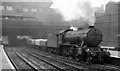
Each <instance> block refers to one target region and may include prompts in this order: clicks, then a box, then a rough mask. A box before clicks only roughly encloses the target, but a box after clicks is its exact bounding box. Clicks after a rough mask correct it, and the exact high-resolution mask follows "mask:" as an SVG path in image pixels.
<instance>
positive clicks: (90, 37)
mask: <svg viewBox="0 0 120 71" xmlns="http://www.w3.org/2000/svg"><path fill="white" fill-rule="evenodd" d="M63 40H64V42H65V43H67V42H68V43H70V44H80V43H82V42H84V43H85V44H86V45H87V46H88V47H97V46H98V45H99V44H100V42H101V41H102V33H101V32H100V30H99V29H97V28H94V27H93V28H92V27H89V28H88V29H82V30H77V31H68V32H66V33H64V35H63Z"/></svg>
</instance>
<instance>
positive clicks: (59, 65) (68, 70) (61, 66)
mask: <svg viewBox="0 0 120 71" xmlns="http://www.w3.org/2000/svg"><path fill="white" fill-rule="evenodd" d="M17 52H21V51H17ZM22 53H24V54H25V55H27V56H29V58H30V57H33V58H36V59H38V60H40V61H43V62H45V63H47V64H49V65H51V66H53V67H54V68H56V70H60V71H61V70H62V71H78V70H79V71H83V69H81V68H78V67H75V66H72V64H67V63H64V62H62V61H58V60H55V59H52V58H49V57H46V56H43V55H37V54H33V53H32V54H31V53H28V52H26V51H24V52H23V51H22Z"/></svg>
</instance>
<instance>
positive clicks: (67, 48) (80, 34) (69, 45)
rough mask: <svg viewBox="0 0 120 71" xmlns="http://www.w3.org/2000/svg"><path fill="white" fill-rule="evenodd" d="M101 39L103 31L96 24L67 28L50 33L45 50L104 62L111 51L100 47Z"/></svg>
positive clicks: (77, 58) (88, 60)
mask: <svg viewBox="0 0 120 71" xmlns="http://www.w3.org/2000/svg"><path fill="white" fill-rule="evenodd" d="M101 41H102V33H101V31H100V30H99V29H97V28H95V27H94V26H90V27H89V28H86V29H84V28H79V29H78V30H72V29H67V30H62V31H60V32H59V33H57V34H55V33H54V34H49V35H48V38H47V44H46V48H45V50H46V51H48V52H52V53H56V54H59V55H63V56H66V57H69V58H72V59H76V60H84V61H86V62H89V63H91V62H99V63H103V62H104V61H105V59H106V57H109V56H110V53H109V52H108V51H107V50H104V49H102V48H100V46H99V44H100V43H101Z"/></svg>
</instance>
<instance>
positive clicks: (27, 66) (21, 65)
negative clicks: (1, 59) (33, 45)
mask: <svg viewBox="0 0 120 71" xmlns="http://www.w3.org/2000/svg"><path fill="white" fill-rule="evenodd" d="M5 51H6V53H7V55H8V56H9V59H10V60H11V62H12V63H13V65H14V66H15V68H16V70H17V71H27V70H28V71H46V70H47V71H120V69H118V67H115V66H112V65H99V64H86V63H80V62H77V61H74V60H71V59H68V58H67V57H63V56H58V55H53V54H50V53H45V52H42V51H41V52H37V51H35V50H31V49H26V48H7V49H5Z"/></svg>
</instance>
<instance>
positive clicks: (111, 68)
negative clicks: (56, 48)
mask: <svg viewBox="0 0 120 71" xmlns="http://www.w3.org/2000/svg"><path fill="white" fill-rule="evenodd" d="M29 51H30V50H29ZM29 51H28V52H29ZM30 52H31V53H32V54H35V55H38V56H39V55H41V54H42V56H44V57H45V56H46V57H49V58H54V59H55V60H58V61H62V62H65V63H66V64H68V63H69V64H72V66H75V67H76V68H81V69H84V68H86V70H87V69H89V71H90V70H92V71H93V70H97V71H101V70H102V71H119V70H120V67H119V66H115V65H110V64H104V65H100V64H89V65H88V63H86V62H77V61H74V60H71V59H68V58H66V57H62V56H58V55H50V54H48V53H44V52H34V51H33V50H32V51H30ZM49 55H50V56H49Z"/></svg>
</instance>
